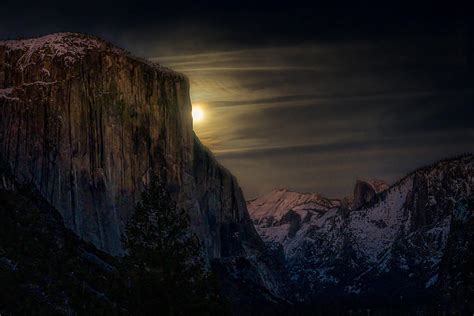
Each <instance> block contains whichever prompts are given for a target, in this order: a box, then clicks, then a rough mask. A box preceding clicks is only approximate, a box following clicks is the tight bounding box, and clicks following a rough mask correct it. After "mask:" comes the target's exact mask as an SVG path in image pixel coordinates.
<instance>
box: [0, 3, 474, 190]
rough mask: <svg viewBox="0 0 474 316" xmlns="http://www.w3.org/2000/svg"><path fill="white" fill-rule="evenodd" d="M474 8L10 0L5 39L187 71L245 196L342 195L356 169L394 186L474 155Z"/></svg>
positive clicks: (216, 145) (0, 26) (207, 139)
mask: <svg viewBox="0 0 474 316" xmlns="http://www.w3.org/2000/svg"><path fill="white" fill-rule="evenodd" d="M91 8H93V10H91ZM18 12H21V16H19V15H18ZM468 12H469V11H468V10H467V9H466V8H463V7H462V6H459V7H457V8H453V7H446V6H442V5H437V4H431V5H423V4H417V5H415V4H411V5H410V6H405V5H392V6H388V7H387V6H384V5H383V4H379V5H378V6H373V5H369V4H362V5H354V4H353V5H348V6H322V5H317V4H316V5H313V6H312V7H308V6H304V5H300V6H298V5H295V4H293V5H291V6H290V5H289V4H285V3H283V2H272V3H265V2H262V3H259V4H250V3H239V5H238V6H233V5H231V4H217V3H213V2H206V3H204V4H197V3H190V4H185V3H180V5H178V4H176V5H175V4H170V3H166V4H161V3H154V4H150V3H138V4H134V5H133V6H132V5H131V4H130V3H125V2H124V3H120V2H118V3H113V4H112V3H105V2H101V3H95V2H94V3H92V2H91V3H89V4H88V3H84V4H82V5H81V6H72V5H71V4H68V3H64V2H48V3H36V2H31V3H24V2H23V3H19V2H11V1H8V2H7V3H5V4H2V10H1V12H0V17H1V18H2V19H1V22H0V37H1V38H17V37H33V36H39V35H43V34H47V33H53V32H63V31H73V32H83V33H89V34H94V35H97V36H100V37H103V38H105V39H106V40H109V41H111V42H112V43H114V44H116V45H118V46H121V47H124V48H126V49H127V50H129V51H131V52H132V53H133V54H135V55H139V56H142V57H146V58H150V59H152V60H156V61H158V62H160V63H161V64H163V65H165V66H169V67H171V68H173V69H175V70H177V71H180V72H183V73H185V74H186V75H187V76H188V77H189V78H190V81H191V98H192V101H193V104H194V105H199V106H200V107H202V108H203V110H204V112H205V118H204V120H203V121H202V122H196V123H195V131H196V133H197V135H198V136H199V137H200V138H201V140H202V141H203V143H204V144H205V145H207V146H208V147H209V148H210V149H211V150H212V151H213V152H214V154H215V155H216V157H217V159H218V160H219V161H220V162H222V163H223V164H224V165H225V166H226V167H227V168H229V169H230V170H231V171H232V172H233V173H234V174H235V175H236V176H237V178H238V180H239V183H240V185H241V186H242V188H243V190H244V192H245V195H246V197H247V199H251V198H253V197H256V196H258V195H261V194H264V193H265V192H267V191H269V190H271V189H272V188H275V187H286V188H289V189H292V190H297V191H315V192H320V193H322V194H324V195H327V196H329V197H342V196H345V195H348V194H350V193H351V191H352V186H353V183H354V182H355V180H356V179H357V178H371V177H376V178H381V179H384V180H386V181H388V182H389V183H391V182H394V181H395V180H397V179H399V178H400V177H402V176H404V175H405V174H406V173H408V172H409V171H411V170H413V169H415V168H417V167H419V166H422V165H424V164H429V163H431V162H434V161H436V160H438V159H441V158H446V157H450V156H455V155H458V154H461V153H464V152H467V151H472V150H473V146H472V144H474V123H473V122H474V106H473V105H474V88H473V87H474V84H473V83H474V71H473V64H474V62H473V24H472V20H471V19H470V16H469V13H468Z"/></svg>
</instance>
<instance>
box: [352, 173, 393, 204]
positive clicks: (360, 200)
mask: <svg viewBox="0 0 474 316" xmlns="http://www.w3.org/2000/svg"><path fill="white" fill-rule="evenodd" d="M386 189H388V185H387V183H385V181H383V180H379V179H371V180H357V181H356V184H355V187H354V201H353V204H352V208H353V209H357V208H359V207H361V206H362V205H364V204H365V203H367V202H370V200H372V199H373V198H374V197H375V195H376V194H377V193H379V192H382V191H383V190H386Z"/></svg>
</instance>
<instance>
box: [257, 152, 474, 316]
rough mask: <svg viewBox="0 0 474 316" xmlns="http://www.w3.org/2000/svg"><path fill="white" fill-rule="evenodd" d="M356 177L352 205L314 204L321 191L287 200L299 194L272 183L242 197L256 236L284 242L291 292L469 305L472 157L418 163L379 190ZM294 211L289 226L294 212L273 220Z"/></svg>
mask: <svg viewBox="0 0 474 316" xmlns="http://www.w3.org/2000/svg"><path fill="white" fill-rule="evenodd" d="M357 186H358V187H359V188H360V190H359V189H357V188H356V190H355V192H356V193H357V192H362V193H364V192H366V193H367V192H369V193H370V194H369V195H370V196H371V197H370V198H369V199H365V202H364V203H363V205H362V206H359V207H358V208H356V207H352V209H351V210H350V211H347V209H346V208H347V206H346V205H345V203H341V204H339V203H332V204H330V205H329V207H315V205H320V203H318V201H324V199H322V198H321V197H319V198H318V199H316V200H308V201H307V202H303V203H297V202H295V201H298V200H300V201H304V199H302V198H295V197H296V196H298V197H305V196H306V197H307V196H310V194H304V193H291V194H287V193H285V194H280V193H278V191H274V192H272V193H270V194H269V195H266V196H263V197H261V198H257V199H255V200H253V201H251V202H249V203H248V207H249V212H250V214H251V216H252V219H253V220H254V223H255V225H256V227H257V230H258V232H259V234H260V235H261V236H262V238H263V239H264V241H266V242H267V243H268V244H270V245H271V246H272V247H277V246H280V247H282V248H283V249H284V255H285V261H286V269H287V273H288V274H289V277H290V280H291V282H290V284H289V287H290V288H291V289H292V290H291V292H292V293H293V294H294V296H293V297H292V299H293V300H295V301H303V302H305V303H308V302H313V303H317V304H319V305H321V304H334V305H338V304H339V302H346V303H348V304H349V305H350V306H354V305H357V306H371V307H374V306H378V307H379V308H385V307H384V306H405V307H406V308H410V306H416V307H417V308H418V307H420V306H421V305H430V304H431V305H430V306H431V307H433V306H434V307H435V308H437V307H439V306H438V305H437V304H438V302H439V300H440V297H443V298H444V299H443V300H441V301H443V302H444V303H445V305H444V307H443V308H441V310H443V311H448V310H450V308H454V309H453V310H452V311H456V312H462V311H466V309H465V308H469V306H471V307H472V306H473V305H472V304H473V303H474V298H473V294H472V293H473V291H472V289H473V287H472V282H471V281H472V278H473V276H474V269H473V268H472V264H470V263H472V254H471V253H472V251H471V248H472V242H471V239H472V238H471V237H472V234H473V232H472V218H473V210H472V197H470V196H472V193H473V192H474V156H472V155H465V156H461V157H458V158H454V159H450V160H446V161H441V162H439V163H436V164H434V165H432V166H429V167H425V168H421V169H418V170H416V171H414V172H412V173H411V174H409V175H408V176H406V177H404V178H403V179H401V180H400V181H398V182H397V183H395V184H393V185H392V186H390V187H389V188H387V187H385V186H382V187H383V189H382V191H381V192H379V193H374V192H377V191H376V188H371V187H373V185H371V186H370V187H369V188H368V189H367V190H366V189H361V188H362V187H365V188H366V187H368V184H367V183H362V182H358V184H357V185H356V187H357ZM362 195H365V196H369V195H367V194H362ZM312 196H318V195H316V194H313V195H312ZM272 209H273V211H272ZM295 214H300V218H301V219H302V221H301V226H300V227H299V229H298V230H297V232H296V233H292V232H291V227H292V221H282V220H281V219H283V218H285V217H289V218H293V217H294V216H295ZM305 218H306V219H307V220H304V219H305ZM455 261H456V262H455ZM334 298H338V300H336V301H337V302H336V301H334ZM331 302H332V303H331ZM469 304H471V305H469ZM449 306H450V307H449ZM467 310H468V309H467Z"/></svg>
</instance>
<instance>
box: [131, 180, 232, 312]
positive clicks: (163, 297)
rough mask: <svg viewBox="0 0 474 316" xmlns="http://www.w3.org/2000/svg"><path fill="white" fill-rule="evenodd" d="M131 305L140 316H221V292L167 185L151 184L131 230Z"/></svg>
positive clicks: (142, 197) (145, 192) (154, 182)
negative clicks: (186, 315) (151, 315)
mask: <svg viewBox="0 0 474 316" xmlns="http://www.w3.org/2000/svg"><path fill="white" fill-rule="evenodd" d="M124 245H125V249H126V251H127V255H126V256H125V257H124V258H123V268H124V271H125V274H126V275H127V276H128V286H127V287H128V289H129V293H128V294H127V299H128V301H129V306H130V309H131V312H133V313H134V314H141V315H146V314H166V315H184V314H190V313H192V314H193V315H196V314H203V315H210V314H216V313H221V312H223V310H222V309H221V307H220V299H219V295H218V294H217V287H216V286H215V283H213V282H212V280H211V279H212V278H211V276H210V274H209V273H208V272H206V270H205V265H204V261H203V258H202V254H201V247H200V243H199V240H198V238H197V237H196V236H195V235H194V234H192V233H191V231H190V227H189V220H188V216H187V214H186V212H185V210H180V209H177V207H176V204H175V203H174V201H173V200H172V198H171V197H170V194H169V192H168V191H167V189H166V187H165V186H164V185H163V182H162V181H159V180H158V179H157V178H155V179H153V181H151V183H150V186H149V188H148V189H147V190H145V191H144V192H143V193H142V196H141V201H140V202H139V203H138V205H137V207H136V209H135V212H134V214H133V216H132V218H131V220H130V221H129V223H128V225H127V227H126V235H125V236H124Z"/></svg>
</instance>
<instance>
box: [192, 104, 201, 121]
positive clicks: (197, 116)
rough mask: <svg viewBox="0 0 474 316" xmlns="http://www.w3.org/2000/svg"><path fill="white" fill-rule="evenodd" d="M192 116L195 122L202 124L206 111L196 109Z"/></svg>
mask: <svg viewBox="0 0 474 316" xmlns="http://www.w3.org/2000/svg"><path fill="white" fill-rule="evenodd" d="M191 114H192V116H193V121H194V122H201V121H202V120H203V119H204V111H203V110H202V108H200V107H199V106H197V107H194V108H193V110H192V112H191Z"/></svg>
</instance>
